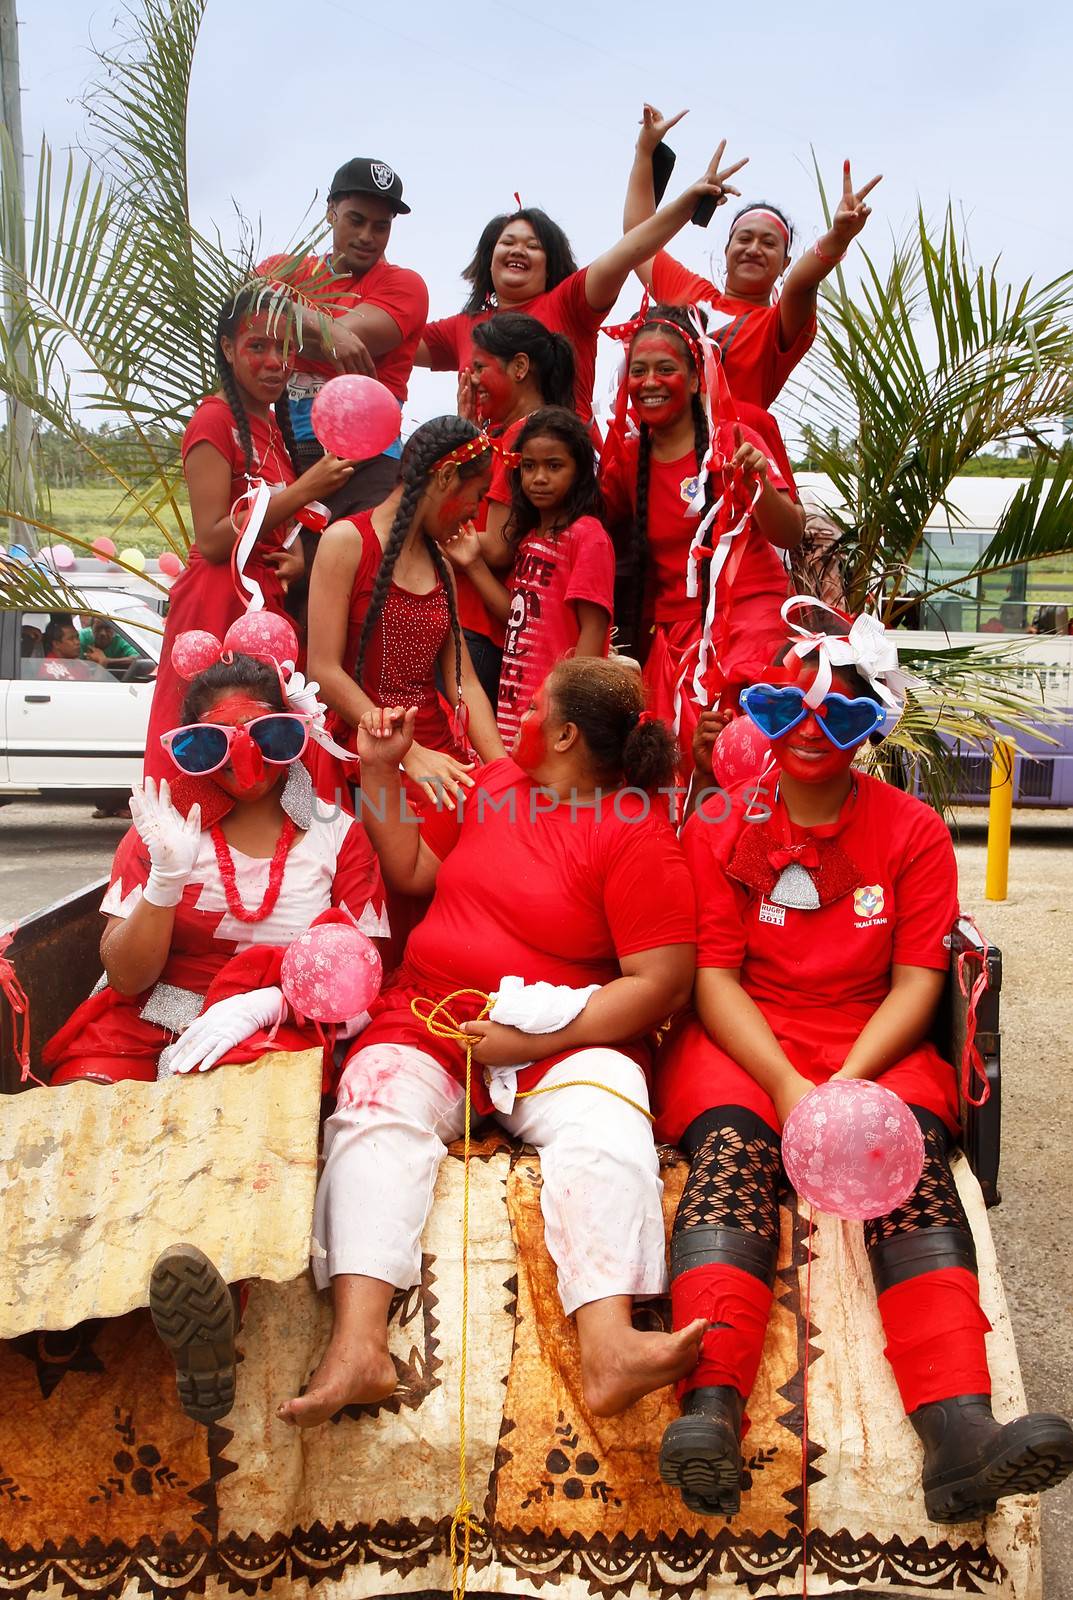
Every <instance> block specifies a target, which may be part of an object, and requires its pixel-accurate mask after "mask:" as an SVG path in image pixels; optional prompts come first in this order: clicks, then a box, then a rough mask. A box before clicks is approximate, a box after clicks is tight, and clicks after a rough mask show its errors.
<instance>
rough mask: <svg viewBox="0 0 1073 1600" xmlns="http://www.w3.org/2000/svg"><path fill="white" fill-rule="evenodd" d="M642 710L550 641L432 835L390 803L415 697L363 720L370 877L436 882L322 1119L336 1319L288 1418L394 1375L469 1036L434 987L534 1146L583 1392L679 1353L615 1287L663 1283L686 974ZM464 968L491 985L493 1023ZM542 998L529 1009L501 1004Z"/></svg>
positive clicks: (599, 1393) (627, 684)
mask: <svg viewBox="0 0 1073 1600" xmlns="http://www.w3.org/2000/svg"><path fill="white" fill-rule="evenodd" d="M643 707H644V696H643V690H642V687H641V683H640V680H639V678H638V676H637V674H636V673H635V672H633V671H631V670H630V669H629V668H627V667H624V666H621V665H620V664H618V663H614V662H609V661H593V660H584V661H567V662H564V663H563V664H562V665H560V666H559V667H557V668H556V669H555V671H554V672H553V673H552V675H551V677H550V678H549V680H548V682H547V684H546V685H545V686H543V687H542V688H541V690H540V691H539V693H538V695H537V698H536V701H535V703H534V705H533V707H532V708H530V710H529V712H528V713H527V715H526V717H525V719H524V721H523V723H522V727H521V731H520V733H519V735H518V738H517V739H516V741H515V745H514V759H513V760H502V761H496V762H493V763H492V764H491V765H490V766H488V767H486V768H485V769H484V771H483V772H482V773H481V786H480V788H479V789H478V790H477V791H476V794H475V795H469V796H467V799H466V804H465V815H464V818H463V820H462V823H461V826H460V827H459V828H457V829H456V830H455V831H454V833H453V835H452V837H451V839H450V840H447V841H440V840H438V839H437V840H433V839H432V838H431V837H430V836H429V835H428V834H427V832H426V830H424V829H418V828H415V827H412V826H408V825H407V823H406V821H405V820H404V818H403V817H402V816H400V809H399V807H400V792H399V778H398V771H399V763H400V762H402V761H404V759H405V748H406V745H407V744H408V743H409V740H410V738H411V737H412V730H413V725H414V711H413V709H412V708H411V709H410V710H409V711H404V710H403V709H402V708H398V707H396V708H393V709H388V710H384V711H377V712H375V713H373V714H371V715H370V716H369V717H367V718H365V719H363V723H362V732H361V734H360V735H359V749H360V753H361V759H362V790H363V794H364V795H365V797H366V798H367V800H368V802H369V804H368V806H367V813H368V827H369V831H370V834H371V835H372V837H373V840H374V842H375V844H376V847H377V849H378V850H379V851H380V853H381V858H382V862H383V866H384V871H385V873H386V874H387V877H388V881H389V882H390V883H392V884H393V885H394V886H395V887H396V888H398V889H400V890H403V891H410V892H417V893H427V892H428V891H429V890H430V889H432V888H433V886H435V892H434V895H433V900H432V906H431V909H430V910H429V912H428V914H427V915H426V917H425V919H424V921H423V922H422V923H421V924H420V926H419V927H418V928H417V929H416V930H415V931H414V933H413V934H411V936H410V940H409V943H408V944H407V947H406V954H405V958H404V961H403V965H402V967H401V969H400V970H399V972H398V973H397V974H396V976H395V979H394V980H393V982H392V984H391V986H390V988H389V989H387V990H386V991H385V992H384V993H383V994H382V995H381V996H380V998H379V1000H378V1001H377V1002H376V1004H375V1006H374V1007H373V1020H372V1022H371V1023H370V1025H369V1027H368V1029H367V1030H366V1032H365V1033H364V1034H363V1035H362V1036H361V1039H360V1041H359V1044H358V1048H357V1049H356V1051H355V1052H354V1053H353V1054H352V1055H351V1057H350V1059H349V1060H348V1062H347V1065H346V1069H345V1071H344V1075H343V1081H342V1084H341V1086H340V1093H339V1102H338V1109H337V1111H336V1113H335V1115H334V1116H333V1117H332V1118H331V1120H330V1121H329V1123H328V1126H327V1131H326V1135H325V1150H326V1158H325V1168H324V1175H323V1177H322V1179H321V1184H320V1188H319V1191H318V1196H317V1207H316V1215H315V1219H314V1237H315V1238H316V1239H317V1240H318V1241H319V1242H320V1244H321V1245H322V1246H323V1249H322V1250H320V1251H319V1252H318V1251H316V1250H315V1251H314V1254H315V1255H316V1256H317V1259H316V1260H315V1262H314V1271H315V1272H316V1274H317V1279H318V1282H319V1283H320V1285H321V1286H322V1287H326V1286H327V1285H328V1283H329V1281H330V1283H331V1288H332V1298H333V1303H334V1310H335V1325H334V1330H333V1334H332V1338H331V1341H330V1343H329V1346H328V1349H327V1351H326V1352H325V1355H324V1357H323V1359H322V1361H321V1363H320V1366H319V1367H318V1368H317V1370H316V1372H315V1373H314V1374H313V1377H312V1378H311V1379H310V1382H309V1386H308V1388H307V1390H306V1392H305V1393H304V1394H302V1395H301V1396H299V1397H298V1398H296V1399H293V1400H290V1401H287V1402H286V1403H285V1404H284V1405H282V1406H281V1407H280V1408H279V1414H280V1415H281V1416H282V1417H283V1418H284V1419H285V1420H286V1421H288V1422H293V1423H297V1424H299V1425H301V1426H311V1425H313V1424H316V1423H320V1422H324V1421H326V1420H327V1418H328V1417H330V1416H332V1415H333V1414H334V1413H335V1412H336V1411H338V1410H339V1408H340V1407H341V1406H344V1405H347V1404H350V1403H362V1402H369V1401H374V1400H381V1399H384V1398H386V1396H387V1395H389V1394H390V1393H391V1392H392V1390H393V1389H394V1387H395V1382H396V1374H395V1369H394V1366H393V1364H392V1361H391V1357H390V1355H389V1353H388V1348H387V1317H388V1308H389V1306H390V1303H391V1299H392V1296H393V1294H394V1293H395V1287H396V1286H402V1285H409V1284H413V1283H416V1282H418V1281H419V1278H420V1240H421V1233H422V1230H423V1227H424V1223H425V1218H426V1216H427V1214H428V1210H429V1207H430V1205H431V1203H432V1195H433V1190H434V1188H435V1181H436V1173H437V1171H438V1169H439V1165H440V1162H441V1161H442V1159H443V1157H444V1155H445V1154H446V1144H447V1141H449V1140H450V1139H453V1138H456V1137H457V1136H458V1133H459V1131H460V1129H461V1126H462V1118H463V1115H464V1110H465V1105H466V1095H465V1088H464V1083H465V1077H466V1065H465V1053H464V1051H463V1050H462V1049H461V1048H460V1046H459V1045H458V1043H456V1042H455V1041H454V1040H452V1039H451V1038H444V1037H438V1036H437V1035H436V1034H434V1033H433V1032H431V1031H430V1030H428V1029H426V1027H425V1026H424V1024H423V1023H422V1022H420V1021H419V1020H418V1018H417V1017H416V1016H415V1015H414V1014H413V1012H412V1010H411V1005H410V1002H411V1000H412V999H414V998H416V997H424V999H425V1000H426V1001H427V1002H429V1003H430V1004H431V1003H435V1002H438V1001H441V1000H446V999H447V998H448V997H451V1009H452V1011H453V1012H455V1014H456V1016H457V1020H458V1021H459V1022H460V1023H461V1024H463V1025H464V1027H465V1030H466V1031H467V1032H468V1033H469V1034H471V1035H472V1037H473V1045H474V1049H473V1057H474V1062H475V1063H476V1069H475V1070H474V1072H473V1075H472V1096H473V1104H474V1106H475V1107H476V1108H477V1109H478V1111H481V1112H485V1113H488V1112H491V1111H492V1110H493V1109H494V1110H495V1111H496V1113H497V1114H498V1115H499V1117H500V1118H501V1119H502V1121H503V1123H504V1125H505V1126H506V1127H507V1128H508V1129H509V1130H510V1131H511V1132H512V1133H513V1134H514V1135H515V1136H516V1137H518V1138H521V1139H524V1140H526V1141H528V1142H530V1143H533V1144H535V1145H536V1146H537V1148H538V1149H539V1150H540V1154H541V1159H542V1170H543V1178H544V1192H543V1200H542V1207H543V1212H544V1218H545V1226H546V1235H547V1241H548V1246H549V1249H550V1250H551V1253H552V1256H553V1258H554V1259H555V1262H556V1265H557V1267H558V1272H559V1291H560V1295H561V1298H562V1302H563V1309H564V1312H565V1313H566V1315H568V1316H570V1315H576V1318H577V1330H578V1339H579V1342H580V1347H581V1382H582V1386H583V1390H584V1394H585V1400H586V1403H587V1405H588V1406H589V1409H590V1410H591V1411H594V1412H595V1413H597V1414H599V1415H612V1414H614V1413H616V1412H618V1411H621V1410H623V1409H624V1408H625V1407H626V1406H628V1405H630V1404H632V1403H633V1401H635V1400H637V1399H639V1398H640V1396H641V1395H643V1394H647V1393H648V1392H650V1391H651V1390H653V1389H656V1388H659V1387H661V1386H662V1385H664V1384H666V1383H670V1382H673V1381H674V1380H675V1379H676V1378H678V1377H681V1376H683V1375H684V1374H685V1373H686V1372H688V1371H689V1370H690V1368H691V1367H692V1365H693V1363H694V1362H695V1360H696V1357H697V1349H698V1344H699V1340H700V1335H701V1332H702V1329H703V1325H702V1324H701V1323H699V1322H698V1324H697V1325H696V1326H695V1327H693V1328H685V1329H682V1330H680V1331H679V1332H678V1333H677V1334H675V1335H674V1336H668V1335H667V1334H662V1333H642V1332H640V1331H639V1330H636V1329H635V1328H634V1327H633V1326H632V1323H631V1321H630V1306H631V1298H632V1296H633V1295H638V1294H658V1293H660V1292H661V1288H662V1285H663V1283H664V1281H665V1257H664V1251H665V1241H664V1231H663V1222H662V1215H661V1206H660V1188H661V1185H660V1180H659V1170H658V1162H657V1159H656V1151H655V1147H654V1145H653V1143H652V1133H651V1127H650V1124H649V1121H648V1117H647V1105H648V1096H647V1088H646V1081H645V1074H644V1063H645V1061H646V1047H645V1043H644V1038H645V1035H647V1034H648V1033H649V1031H650V1030H651V1029H652V1028H653V1027H655V1026H656V1025H657V1024H658V1023H659V1022H660V1020H661V1019H662V1018H663V1017H665V1016H666V1015H667V1014H668V1013H669V1012H670V1011H671V1010H673V1009H674V1007H675V1006H677V1005H680V1004H681V1003H682V1002H683V1000H684V998H685V996H686V994H687V993H688V988H689V982H690V972H691V969H692V965H693V958H694V946H693V943H692V941H693V937H694V929H695V915H694V910H693V892H692V888H691V885H690V882H689V876H688V873H687V872H686V870H685V863H684V862H683V860H682V857H681V851H680V847H679V845H678V841H677V839H676V838H675V836H674V833H673V832H672V830H671V828H670V827H669V825H668V824H667V822H666V820H665V819H664V818H663V816H662V815H661V814H660V808H659V807H657V806H654V805H652V804H651V803H650V801H649V797H648V792H649V791H651V790H653V789H655V787H656V786H657V785H659V784H662V783H665V782H666V780H667V778H668V776H669V774H670V770H671V763H672V760H673V746H672V742H671V739H670V736H669V732H668V730H667V728H666V727H665V726H664V725H663V724H661V723H659V722H657V721H655V720H654V719H652V718H649V717H647V716H645V714H644V711H643ZM624 786H628V787H624ZM452 845H453V848H452V847H451V846H452ZM508 978H509V980H510V981H509V982H508V981H507V980H508ZM537 985H540V986H541V988H540V989H539V990H537V988H536V986H537ZM549 985H550V986H554V989H553V992H552V994H551V995H548V994H547V988H548V986H549ZM465 988H472V989H475V990H477V991H480V993H481V994H484V995H496V999H495V1005H494V1006H493V1008H492V1012H491V1017H490V1018H489V1020H486V1021H482V1020H477V1019H478V1018H481V1017H484V1016H485V1013H486V1008H484V1007H482V1004H481V999H480V997H479V996H473V995H466V994H465V993H464V990H465ZM460 990H462V991H463V992H462V993H456V991H460ZM534 991H535V992H534ZM564 999H568V1000H569V1004H568V1005H564ZM538 1000H539V1001H540V1002H541V1006H542V1009H544V1015H542V1016H540V1017H536V1016H534V1015H533V1014H532V1013H531V1012H528V1014H526V1015H524V1016H523V1014H522V1011H521V1010H520V1009H514V1010H511V1011H510V1012H508V1014H507V1016H506V1017H502V1014H501V1012H500V1008H501V1007H502V1006H505V1005H510V1006H513V1007H515V1008H522V1007H526V1008H527V1007H528V1005H529V1004H530V1003H532V1002H534V1001H538ZM548 1002H551V1003H552V1005H553V1007H554V1011H555V1012H556V1013H557V1014H555V1015H549V1014H548V1009H545V1007H546V1006H547V1003H548ZM497 1013H499V1014H498V1015H497ZM470 1019H473V1020H470ZM523 1022H528V1024H529V1027H528V1031H527V1030H526V1029H525V1027H524V1026H522V1025H521V1024H523ZM534 1058H535V1059H534ZM535 1085H539V1087H540V1089H541V1090H542V1091H544V1092H543V1093H540V1094H538V1095H535V1096H534V1095H532V1094H531V1090H532V1089H533V1087H534V1086H535ZM553 1089H554V1091H555V1092H549V1091H551V1090H553ZM609 1091H610V1092H609Z"/></svg>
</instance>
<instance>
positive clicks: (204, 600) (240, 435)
mask: <svg viewBox="0 0 1073 1600" xmlns="http://www.w3.org/2000/svg"><path fill="white" fill-rule="evenodd" d="M264 294H265V290H264V286H263V284H262V285H260V286H259V287H258V288H253V289H247V290H244V291H242V292H241V293H240V294H238V295H236V296H235V298H234V299H233V300H231V301H229V302H228V303H227V305H225V306H224V307H223V309H222V310H221V312H220V316H219V320H218V322H217V324H216V346H215V349H216V368H217V371H218V373H219V376H220V391H221V392H220V393H219V394H213V395H209V397H208V398H207V399H205V400H202V402H201V404H200V405H199V406H198V408H197V410H196V411H195V412H194V415H193V416H192V417H191V419H190V422H189V424H188V426H187V429H186V432H185V433H184V434H183V474H184V476H185V478H186V486H187V489H188V491H189V494H190V514H191V516H192V518H193V523H194V543H193V545H192V547H191V550H190V556H189V564H188V565H187V567H186V568H185V569H184V570H183V571H182V572H181V573H180V574H179V576H178V578H176V580H175V582H174V583H173V584H172V586H171V591H170V594H169V597H168V617H167V621H166V622H165V624H164V640H163V644H162V646H161V652H160V666H159V669H158V671H157V676H156V687H155V689H154V691H153V704H152V706H151V708H150V712H149V728H148V732H147V735H146V746H145V772H146V775H147V776H149V777H154V778H160V777H166V776H167V774H168V770H169V763H168V757H167V755H166V753H165V751H164V748H163V746H162V745H161V743H160V736H161V734H164V733H167V731H168V729H169V728H174V727H175V726H176V723H177V722H178V720H179V708H180V705H181V703H182V699H183V694H184V692H185V690H186V684H185V683H184V682H183V680H182V679H181V678H180V677H179V675H178V673H177V672H176V671H175V669H174V668H173V667H172V664H171V651H172V646H173V645H174V643H175V640H176V639H177V638H178V636H179V634H180V633H186V632H187V631H188V630H190V629H194V628H204V629H206V630H207V631H208V632H209V633H213V634H215V635H216V637H217V638H218V639H222V638H223V636H224V634H225V633H226V632H227V630H228V628H229V627H230V625H231V623H232V622H235V621H236V620H237V619H238V618H239V617H240V616H242V614H243V612H244V611H245V610H246V607H247V603H248V595H247V594H246V593H244V592H243V590H242V589H241V588H240V587H239V586H238V584H237V583H236V580H235V575H234V574H233V572H232V566H231V562H232V554H233V551H234V549H235V545H236V542H237V540H238V534H237V533H236V531H235V527H234V524H233V523H232V520H231V508H232V506H233V505H234V503H235V501H236V500H237V499H238V498H239V496H240V495H242V494H244V493H245V492H246V489H247V487H248V486H249V485H250V483H251V481H252V480H253V479H254V478H261V479H263V480H264V482H265V483H267V484H268V485H269V487H270V489H271V491H272V492H271V498H270V500H269V502H268V507H267V510H266V511H265V514H264V520H263V521H262V523H261V527H260V531H259V533H258V534H257V540H256V543H255V545H254V547H253V550H252V552H251V553H250V556H249V559H248V560H247V562H246V567H245V572H246V576H247V578H248V579H249V581H250V583H252V584H255V585H257V586H259V588H260V590H261V593H262V594H263V596H264V603H265V607H266V609H267V610H269V611H276V612H280V613H282V612H283V609H284V605H283V602H284V595H285V589H284V583H285V581H289V580H290V579H292V578H295V577H298V576H299V575H300V574H301V572H302V570H303V562H302V557H301V546H300V545H295V546H294V548H293V549H292V550H287V549H285V548H284V541H285V538H286V535H287V533H288V531H289V530H291V529H292V528H293V526H294V517H295V514H296V513H297V512H298V511H300V510H301V509H302V507H303V506H305V505H308V504H309V502H310V501H312V500H319V499H321V498H323V496H324V495H326V494H330V493H331V492H332V490H333V489H337V488H338V487H339V486H340V484H342V483H345V482H346V480H347V478H349V476H350V474H351V473H352V472H353V470H354V469H353V465H352V463H350V462H346V461H339V460H338V459H337V458H336V457H335V456H325V457H323V458H322V459H321V460H320V461H318V462H316V463H315V465H314V466H312V467H310V468H309V470H308V472H303V473H302V475H301V477H297V475H296V473H295V469H294V465H293V453H292V446H293V442H294V441H293V436H292V435H291V431H290V422H289V414H288V410H287V396H286V385H287V379H288V377H289V375H290V371H291V367H292V366H293V357H294V341H293V339H292V340H291V343H290V349H289V350H286V349H285V347H284V335H285V332H286V328H285V325H284V324H285V311H284V310H283V309H282V308H280V309H274V310H272V311H268V310H258V305H259V303H260V302H261V301H263V298H264Z"/></svg>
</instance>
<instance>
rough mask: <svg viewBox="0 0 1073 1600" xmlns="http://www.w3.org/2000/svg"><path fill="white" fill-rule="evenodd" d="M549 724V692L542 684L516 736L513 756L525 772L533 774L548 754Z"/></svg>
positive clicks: (512, 747) (512, 749)
mask: <svg viewBox="0 0 1073 1600" xmlns="http://www.w3.org/2000/svg"><path fill="white" fill-rule="evenodd" d="M547 722H548V691H547V687H546V686H545V685H544V684H541V686H540V688H539V689H538V690H537V692H536V694H535V695H534V696H533V703H532V705H531V706H530V707H529V709H528V711H526V712H525V714H524V715H523V717H522V720H521V722H520V723H519V725H518V732H517V733H516V734H515V736H514V744H513V745H512V746H511V752H510V753H511V755H512V756H513V758H514V760H515V761H516V762H517V763H518V765H519V766H520V767H521V769H522V771H523V772H528V773H533V772H535V771H536V769H537V768H538V767H539V766H540V765H541V764H542V762H544V761H545V760H546V758H547V754H548V741H547V737H546V733H545V729H546V726H547Z"/></svg>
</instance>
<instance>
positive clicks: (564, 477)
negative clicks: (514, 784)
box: [454, 318, 615, 749]
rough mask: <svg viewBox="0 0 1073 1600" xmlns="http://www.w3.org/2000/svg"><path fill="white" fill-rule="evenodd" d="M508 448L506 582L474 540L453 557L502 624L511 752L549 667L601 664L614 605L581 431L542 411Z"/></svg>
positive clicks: (502, 726) (505, 726) (502, 724)
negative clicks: (575, 659) (512, 459)
mask: <svg viewBox="0 0 1073 1600" xmlns="http://www.w3.org/2000/svg"><path fill="white" fill-rule="evenodd" d="M502 320H504V321H506V318H503V319H502ZM493 326H494V324H493ZM514 446H515V454H516V456H517V457H518V463H517V466H516V467H515V468H514V470H513V471H512V473H511V475H510V476H511V480H512V493H513V505H512V509H511V514H510V519H509V521H508V522H507V524H506V531H505V533H504V534H501V535H500V538H501V539H502V541H503V544H504V546H505V548H506V550H507V552H508V559H509V560H510V561H511V563H512V571H511V574H510V576H509V580H508V581H507V583H506V584H505V585H504V584H503V583H501V582H499V580H498V578H497V577H496V575H495V573H494V572H492V571H491V570H490V569H489V568H488V566H487V565H486V561H485V559H484V557H483V555H482V554H481V553H480V546H479V545H478V543H477V540H476V539H475V538H474V537H473V536H472V535H471V536H469V537H464V538H462V539H459V540H458V541H457V544H458V546H459V547H461V548H460V551H459V553H458V554H456V555H455V556H454V559H455V560H457V561H463V560H467V561H469V562H470V564H469V565H468V566H467V567H466V571H467V573H469V574H470V575H471V576H472V577H473V579H474V582H475V583H476V584H477V586H478V587H479V588H480V591H481V593H482V594H483V595H485V596H486V597H487V601H488V605H489V608H490V609H491V610H492V612H493V614H494V615H497V616H500V617H502V619H503V620H504V622H505V624H506V638H505V648H504V652H503V669H502V672H501V674H500V682H499V697H498V705H497V709H496V722H497V724H498V726H499V732H500V736H501V737H502V740H503V743H504V744H505V745H506V746H507V748H508V749H509V748H510V747H511V745H512V744H513V743H514V739H515V736H516V735H517V732H518V727H519V724H520V722H521V719H522V717H523V716H524V714H525V712H526V710H527V709H528V707H529V706H530V705H531V704H532V701H533V697H534V695H535V694H536V692H537V690H538V689H539V688H540V685H541V684H542V683H543V682H544V679H545V678H546V677H547V676H548V673H549V672H550V671H551V669H552V668H553V667H554V666H555V664H556V662H558V661H560V660H562V659H563V657H564V656H567V655H573V656H606V655H607V652H608V648H609V646H610V642H611V622H612V617H613V614H614V604H615V552H614V547H613V546H612V544H611V539H610V537H609V535H608V533H607V530H606V528H605V527H604V525H603V523H602V522H601V520H600V517H601V514H602V510H603V508H602V505H601V502H600V490H599V485H598V484H597V481H596V460H595V457H594V456H593V452H592V439H591V437H590V435H589V431H588V429H587V428H586V426H585V424H584V423H583V422H582V421H581V419H580V417H578V416H576V415H575V413H574V412H573V411H566V410H564V409H563V407H562V406H545V407H543V408H542V409H541V410H539V411H534V412H533V414H532V416H531V417H528V418H526V419H525V422H524V425H523V427H522V430H521V432H520V433H519V434H518V436H517V438H516V439H515V441H514ZM482 543H483V541H482ZM462 552H464V554H463V553H462Z"/></svg>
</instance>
